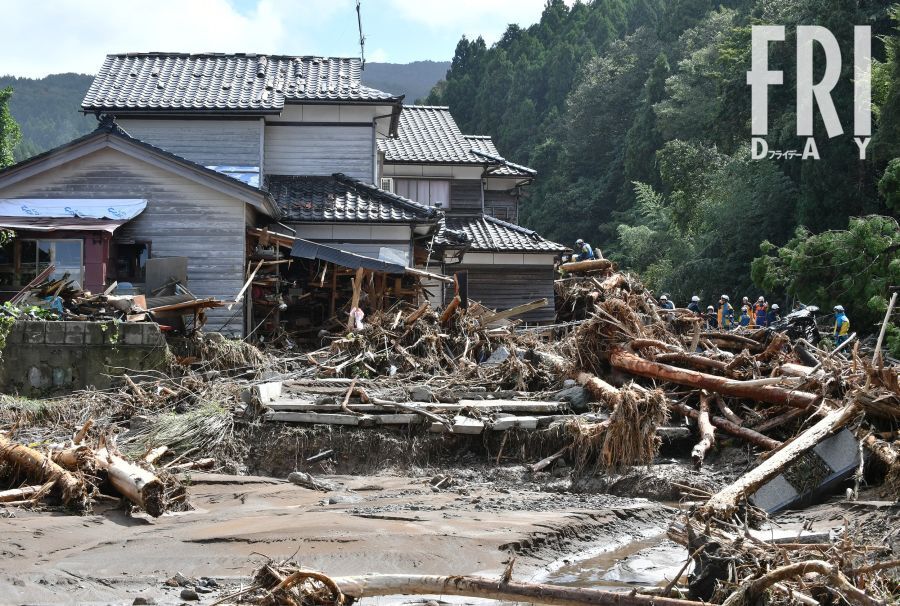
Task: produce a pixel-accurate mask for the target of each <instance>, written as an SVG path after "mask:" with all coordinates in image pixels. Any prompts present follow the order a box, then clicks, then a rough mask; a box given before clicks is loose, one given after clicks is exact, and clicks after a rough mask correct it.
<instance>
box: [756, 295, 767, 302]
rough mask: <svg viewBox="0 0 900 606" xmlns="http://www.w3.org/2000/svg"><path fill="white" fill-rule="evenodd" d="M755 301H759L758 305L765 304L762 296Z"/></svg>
mask: <svg viewBox="0 0 900 606" xmlns="http://www.w3.org/2000/svg"><path fill="white" fill-rule="evenodd" d="M757 301H759V302H760V303H765V301H766V298H765V297H763V296H762V295H760V296H759V298H758V299H757Z"/></svg>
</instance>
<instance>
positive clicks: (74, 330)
mask: <svg viewBox="0 0 900 606" xmlns="http://www.w3.org/2000/svg"><path fill="white" fill-rule="evenodd" d="M63 324H65V326H66V345H84V324H85V323H84V322H63ZM48 331H49V327H48ZM48 334H49V332H48ZM47 342H48V343H49V341H47Z"/></svg>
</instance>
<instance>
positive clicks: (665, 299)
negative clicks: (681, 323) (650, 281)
mask: <svg viewBox="0 0 900 606" xmlns="http://www.w3.org/2000/svg"><path fill="white" fill-rule="evenodd" d="M659 306H660V307H661V308H663V309H675V304H674V303H673V302H672V301H670V300H669V295H663V296H661V297H660V298H659Z"/></svg>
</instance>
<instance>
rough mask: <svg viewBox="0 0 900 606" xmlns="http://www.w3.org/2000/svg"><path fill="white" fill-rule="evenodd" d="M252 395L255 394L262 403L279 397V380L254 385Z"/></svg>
mask: <svg viewBox="0 0 900 606" xmlns="http://www.w3.org/2000/svg"><path fill="white" fill-rule="evenodd" d="M253 395H255V396H256V397H257V398H258V399H259V401H260V402H262V403H263V404H267V403H269V402H274V401H275V400H277V399H278V398H280V397H281V381H272V382H270V383H260V384H259V385H254V386H253Z"/></svg>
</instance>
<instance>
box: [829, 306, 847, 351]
mask: <svg viewBox="0 0 900 606" xmlns="http://www.w3.org/2000/svg"><path fill="white" fill-rule="evenodd" d="M832 334H833V336H834V345H835V347H837V346H840V345H841V344H843V342H844V341H846V340H847V337H848V335H849V334H850V319H849V318H848V317H847V314H846V313H844V306H843V305H835V306H834V332H833V333H832Z"/></svg>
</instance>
